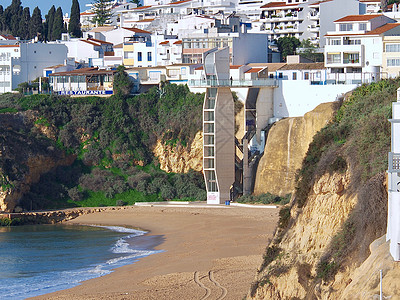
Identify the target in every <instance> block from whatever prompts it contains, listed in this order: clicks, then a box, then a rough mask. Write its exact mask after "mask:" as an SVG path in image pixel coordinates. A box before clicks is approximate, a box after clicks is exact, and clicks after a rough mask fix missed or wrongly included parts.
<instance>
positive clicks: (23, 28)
mask: <svg viewBox="0 0 400 300" xmlns="http://www.w3.org/2000/svg"><path fill="white" fill-rule="evenodd" d="M30 22H31V12H30V11H29V7H25V8H24V10H23V11H22V16H21V19H20V20H19V26H18V36H19V37H20V39H21V40H27V39H29V38H30V35H29V24H30Z"/></svg>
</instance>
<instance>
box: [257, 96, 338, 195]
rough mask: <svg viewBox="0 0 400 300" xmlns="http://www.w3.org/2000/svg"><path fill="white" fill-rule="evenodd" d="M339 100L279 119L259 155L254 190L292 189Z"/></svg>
mask: <svg viewBox="0 0 400 300" xmlns="http://www.w3.org/2000/svg"><path fill="white" fill-rule="evenodd" d="M338 106H339V103H335V102H331V103H323V104H320V105H318V106H317V107H316V108H315V109H314V110H312V111H311V112H308V113H306V114H305V115H304V116H303V117H296V118H287V119H283V120H280V121H278V122H277V123H275V125H274V126H273V127H272V128H271V129H270V131H269V133H268V138H267V141H266V145H265V152H264V155H263V156H262V158H261V159H260V162H259V165H258V169H257V174H256V179H255V185H254V194H256V195H258V194H263V193H271V194H274V195H279V196H284V195H286V194H290V193H292V192H293V189H294V186H295V175H296V171H297V170H298V169H300V168H301V163H302V161H303V158H304V156H305V154H306V152H307V149H308V146H309V144H310V143H311V141H312V139H313V136H314V135H315V133H316V132H317V131H319V130H320V129H321V128H322V127H324V126H325V125H326V124H327V123H328V122H329V121H330V120H331V119H332V117H333V115H334V113H335V111H336V110H337V108H338Z"/></svg>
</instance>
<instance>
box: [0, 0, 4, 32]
mask: <svg viewBox="0 0 400 300" xmlns="http://www.w3.org/2000/svg"><path fill="white" fill-rule="evenodd" d="M3 17H4V9H3V6H2V5H0V32H2V31H3V30H4V29H3V24H4V22H3Z"/></svg>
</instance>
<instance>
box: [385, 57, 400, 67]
mask: <svg viewBox="0 0 400 300" xmlns="http://www.w3.org/2000/svg"><path fill="white" fill-rule="evenodd" d="M387 66H388V67H400V58H388V59H387Z"/></svg>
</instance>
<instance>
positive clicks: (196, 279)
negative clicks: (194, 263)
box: [194, 271, 211, 300]
mask: <svg viewBox="0 0 400 300" xmlns="http://www.w3.org/2000/svg"><path fill="white" fill-rule="evenodd" d="M194 282H196V283H197V285H198V286H200V287H201V288H202V289H204V290H205V291H206V294H205V295H204V296H203V298H201V300H204V299H207V298H208V297H209V296H210V295H211V290H210V289H209V288H208V287H206V286H205V285H204V284H203V283H202V282H201V281H200V279H199V272H197V271H196V272H194Z"/></svg>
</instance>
